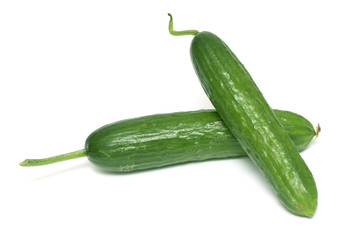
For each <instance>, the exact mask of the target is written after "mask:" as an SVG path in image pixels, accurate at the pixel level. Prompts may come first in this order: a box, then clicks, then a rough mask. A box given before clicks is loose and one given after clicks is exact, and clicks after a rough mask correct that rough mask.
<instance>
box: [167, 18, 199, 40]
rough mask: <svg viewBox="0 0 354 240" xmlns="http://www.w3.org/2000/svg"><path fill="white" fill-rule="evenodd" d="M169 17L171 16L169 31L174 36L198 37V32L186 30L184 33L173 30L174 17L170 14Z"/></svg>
mask: <svg viewBox="0 0 354 240" xmlns="http://www.w3.org/2000/svg"><path fill="white" fill-rule="evenodd" d="M168 16H170V22H169V23H168V31H169V32H170V33H171V35H173V36H184V35H197V34H198V33H199V31H197V30H193V29H191V30H184V31H175V30H174V29H173V19H172V15H171V14H170V13H169V14H168Z"/></svg>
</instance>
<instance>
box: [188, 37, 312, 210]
mask: <svg viewBox="0 0 354 240" xmlns="http://www.w3.org/2000/svg"><path fill="white" fill-rule="evenodd" d="M190 52H191V59H192V62H193V66H194V69H195V71H196V73H197V75H198V77H199V80H200V82H201V84H202V86H203V88H204V90H205V92H206V94H207V95H208V97H209V99H210V100H211V102H212V104H213V105H214V107H215V109H216V110H217V111H218V114H219V115H220V116H221V118H222V120H223V121H224V122H225V124H226V126H228V128H229V129H230V131H231V132H232V133H233V135H234V136H235V137H236V138H237V139H238V141H239V142H240V144H241V146H242V148H243V149H244V150H245V152H246V153H247V155H248V156H249V157H250V158H251V159H252V161H253V162H254V163H255V164H256V165H257V166H258V168H259V169H260V170H261V172H262V173H263V174H264V176H265V177H266V179H267V180H268V181H269V182H270V184H271V185H272V187H273V188H274V190H275V192H276V193H277V195H278V197H279V199H280V200H281V202H282V203H283V204H284V205H285V207H286V208H287V209H288V210H290V211H291V212H293V213H295V214H298V215H302V216H312V215H313V214H314V211H315V209H316V207H317V188H316V184H315V180H314V178H313V176H312V173H311V171H310V170H309V168H308V167H307V165H306V164H305V162H304V160H303V159H302V157H301V156H300V154H299V152H298V150H297V148H296V146H295V145H294V143H293V142H292V141H291V139H290V137H289V136H288V135H287V134H286V132H285V131H284V128H283V127H282V126H281V124H280V122H279V120H278V119H277V118H276V116H275V114H274V112H273V110H272V109H271V108H270V106H269V105H268V103H267V102H266V100H265V98H264V97H263V95H262V93H261V92H260V91H259V89H258V87H257V86H256V84H255V83H254V81H253V80H252V78H251V76H250V74H249V73H248V72H247V70H246V69H245V68H244V66H243V64H242V63H241V62H240V61H239V60H238V59H237V57H236V56H235V54H234V53H233V52H232V51H231V50H230V48H229V47H228V46H227V45H226V44H225V43H224V42H223V41H222V40H221V39H220V38H219V37H217V36H216V35H214V34H213V33H210V32H201V33H199V34H197V35H196V36H195V37H194V38H193V41H192V44H191V49H190Z"/></svg>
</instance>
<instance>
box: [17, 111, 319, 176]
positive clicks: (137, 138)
mask: <svg viewBox="0 0 354 240" xmlns="http://www.w3.org/2000/svg"><path fill="white" fill-rule="evenodd" d="M274 111H275V112H276V114H277V116H278V117H279V119H280V121H281V122H282V124H283V126H284V128H285V129H287V131H288V133H289V135H290V136H291V137H292V139H293V140H294V142H295V143H296V144H297V146H298V148H299V150H301V149H304V148H306V147H307V146H308V144H309V143H310V142H311V140H312V139H313V137H314V136H315V134H316V132H315V130H314V128H313V126H312V125H311V123H310V122H309V121H308V120H306V119H305V118H304V117H302V116H300V115H298V114H295V113H292V112H288V111H280V110H274ZM244 155H245V152H244V151H243V150H242V148H241V146H240V144H239V143H238V141H237V140H236V139H235V138H234V137H233V135H232V134H231V133H230V131H229V130H228V129H227V127H226V126H225V125H224V123H223V122H222V120H221V119H220V117H219V115H218V114H217V113H216V111H215V110H199V111H193V112H178V113H170V114H157V115H151V116H145V117H140V118H134V119H128V120H122V121H118V122H115V123H112V124H108V125H106V126H103V127H101V128H99V129H98V130H96V131H94V132H93V133H92V134H90V135H89V137H88V138H87V140H86V144H85V149H83V150H79V151H75V152H72V153H67V154H63V155H59V156H55V157H50V158H44V159H27V160H25V161H24V162H22V163H21V165H22V166H38V165H44V164H50V163H54V162H59V161H64V160H69V159H73V158H78V157H83V156H87V157H88V159H89V160H90V161H91V162H92V163H93V164H95V165H96V166H97V167H99V168H101V169H104V170H107V171H113V172H131V171H136V170H144V169H152V168H158V167H162V166H168V165H172V164H177V163H184V162H192V161H203V160H207V159H214V158H231V157H238V156H244Z"/></svg>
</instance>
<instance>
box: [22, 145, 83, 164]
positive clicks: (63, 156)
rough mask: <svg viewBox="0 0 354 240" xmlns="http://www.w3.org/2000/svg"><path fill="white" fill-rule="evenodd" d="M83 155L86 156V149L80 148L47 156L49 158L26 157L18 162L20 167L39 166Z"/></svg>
mask: <svg viewBox="0 0 354 240" xmlns="http://www.w3.org/2000/svg"><path fill="white" fill-rule="evenodd" d="M85 156H86V150H85V149H81V150H78V151H75V152H70V153H65V154H61V155H57V156H54V157H49V158H42V159H26V160H24V161H23V162H21V163H20V166H22V167H32V166H41V165H47V164H51V163H56V162H61V161H65V160H70V159H74V158H80V157H85Z"/></svg>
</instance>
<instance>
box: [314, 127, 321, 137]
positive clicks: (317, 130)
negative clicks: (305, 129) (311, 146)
mask: <svg viewBox="0 0 354 240" xmlns="http://www.w3.org/2000/svg"><path fill="white" fill-rule="evenodd" d="M320 132H321V126H320V124H317V127H316V135H315V139H316V138H318V134H320Z"/></svg>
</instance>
